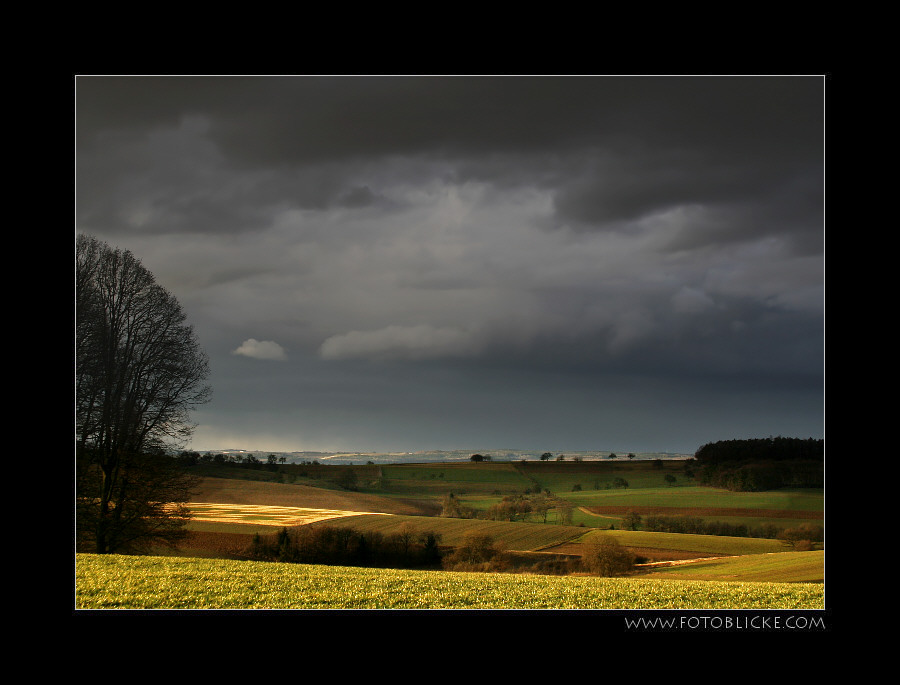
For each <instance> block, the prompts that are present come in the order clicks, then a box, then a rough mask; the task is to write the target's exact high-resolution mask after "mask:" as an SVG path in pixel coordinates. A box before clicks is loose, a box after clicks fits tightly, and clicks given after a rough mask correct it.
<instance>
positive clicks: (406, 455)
mask: <svg viewBox="0 0 900 685" xmlns="http://www.w3.org/2000/svg"><path fill="white" fill-rule="evenodd" d="M191 451H195V452H197V453H198V454H225V455H250V454H252V455H253V456H255V457H256V458H257V459H260V460H262V461H265V460H266V459H267V458H268V456H269V455H270V454H271V455H275V457H276V458H278V459H279V460H280V459H281V458H282V457H284V460H285V463H287V464H296V463H302V462H305V461H319V462H322V463H328V464H365V463H367V462H372V463H375V464H390V463H395V464H396V463H429V462H442V461H468V460H469V459H470V458H471V456H472V455H473V454H481V455H483V456H485V457H490V461H495V462H508V461H522V460H523V459H524V460H526V461H536V460H540V458H541V455H542V454H545V453H547V452H549V453H550V454H551V455H552V460H554V461H555V460H557V459H558V458H559V456H560V455H562V457H563V460H564V461H575V460H579V459H580V460H582V461H599V460H604V461H605V460H608V459H615V460H617V461H630V460H632V459H633V460H647V459H691V458H693V456H694V455H693V454H686V453H681V452H619V451H612V450H592V451H589V452H573V451H569V452H555V451H552V450H517V449H493V450H490V449H467V450H424V451H418V452H399V451H398V452H352V451H347V450H334V451H312V450H296V451H292V452H285V451H277V450H254V449H238V448H228V449H219V450H215V449H212V450H191ZM629 454H633V455H634V456H633V457H632V458H631V459H629V457H628V455H629ZM611 455H615V457H611Z"/></svg>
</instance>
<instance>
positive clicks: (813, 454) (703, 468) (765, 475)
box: [694, 437, 825, 491]
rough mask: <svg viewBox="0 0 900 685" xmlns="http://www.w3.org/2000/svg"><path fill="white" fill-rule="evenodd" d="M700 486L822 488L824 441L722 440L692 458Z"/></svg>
mask: <svg viewBox="0 0 900 685" xmlns="http://www.w3.org/2000/svg"><path fill="white" fill-rule="evenodd" d="M694 459H695V460H696V462H697V467H696V468H695V469H694V476H695V478H696V479H697V481H698V482H699V483H701V484H703V485H710V486H713V487H718V488H725V489H728V490H735V491H760V490H774V489H777V488H783V487H796V488H814V487H822V486H823V485H824V480H825V473H824V460H825V442H824V440H814V439H812V438H808V439H805V440H804V439H800V438H783V437H775V438H772V437H769V438H761V439H753V440H723V441H719V442H712V443H707V444H706V445H703V446H702V447H701V448H700V449H699V450H697V452H696V454H695V455H694Z"/></svg>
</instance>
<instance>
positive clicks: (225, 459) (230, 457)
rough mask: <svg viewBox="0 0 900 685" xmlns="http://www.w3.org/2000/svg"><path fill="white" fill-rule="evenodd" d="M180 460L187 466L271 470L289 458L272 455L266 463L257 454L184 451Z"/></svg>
mask: <svg viewBox="0 0 900 685" xmlns="http://www.w3.org/2000/svg"><path fill="white" fill-rule="evenodd" d="M178 460H179V461H180V462H181V463H182V464H184V465H185V466H198V465H200V464H216V465H226V464H227V465H229V466H242V467H244V468H251V469H262V468H266V467H268V468H271V467H273V466H277V465H279V464H284V463H285V462H287V457H284V456H282V457H279V456H277V455H275V454H270V455H269V456H267V457H266V459H265V461H263V460H262V459H257V457H256V455H255V454H210V453H208V452H207V453H206V454H200V453H199V452H191V451H187V450H182V451H181V452H180V453H179V454H178Z"/></svg>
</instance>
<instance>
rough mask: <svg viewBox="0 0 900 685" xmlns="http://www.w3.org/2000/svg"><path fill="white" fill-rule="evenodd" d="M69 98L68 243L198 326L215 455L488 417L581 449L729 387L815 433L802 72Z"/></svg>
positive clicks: (164, 82)
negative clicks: (72, 102)
mask: <svg viewBox="0 0 900 685" xmlns="http://www.w3.org/2000/svg"><path fill="white" fill-rule="evenodd" d="M76 86H77V89H76V95H77V100H76V115H77V121H76V123H77V129H76V130H77V160H76V163H77V167H76V168H77V179H76V180H77V187H76V191H77V193H76V201H77V205H76V209H77V222H78V227H79V230H83V231H85V232H88V233H93V234H95V235H98V237H101V238H104V239H106V240H108V241H109V242H111V243H114V244H120V245H122V246H123V247H127V248H129V249H132V250H133V251H134V252H135V253H136V254H138V255H139V256H140V257H141V258H142V259H143V260H144V262H145V263H146V264H147V265H148V267H149V268H150V269H151V270H152V271H153V272H154V273H155V274H156V275H157V277H158V278H160V280H161V281H163V282H164V283H165V284H166V285H167V287H169V288H170V289H171V290H172V291H173V293H174V294H176V296H177V297H178V298H179V300H180V301H181V302H182V303H183V304H184V305H185V308H186V310H187V311H188V312H189V313H190V316H191V319H192V320H193V321H195V322H196V326H197V330H198V334H199V335H200V338H201V341H202V342H203V343H204V345H206V346H207V347H208V349H209V350H210V352H211V356H212V358H213V368H214V369H218V371H217V374H218V376H217V378H214V379H213V385H214V387H218V388H219V389H220V390H219V393H218V394H217V398H218V399H217V400H216V402H218V405H217V406H218V407H219V410H218V411H220V412H221V414H222V416H224V415H225V414H227V415H228V418H227V419H226V418H222V417H221V416H219V415H217V414H216V413H215V412H216V411H217V410H216V408H215V407H211V408H210V409H209V411H210V412H211V413H210V414H209V415H208V418H207V420H206V421H205V423H206V424H208V425H209V426H210V428H208V429H206V430H208V433H207V435H208V436H212V435H214V434H217V435H220V436H224V435H225V434H226V433H227V431H225V428H224V426H225V425H226V424H228V425H230V426H231V427H233V428H235V427H237V426H240V425H241V424H246V425H245V427H244V428H243V431H244V433H243V434H245V435H246V434H253V433H254V430H256V429H254V428H253V426H254V425H255V426H262V425H265V426H267V428H266V430H267V431H271V435H272V436H275V435H279V436H280V435H286V436H288V437H284V438H281V437H279V438H277V439H278V440H281V441H282V442H283V441H285V440H290V439H292V438H290V436H292V435H293V436H295V437H294V438H293V439H296V440H300V439H301V437H302V435H304V434H305V435H306V436H307V437H308V436H310V435H311V434H312V433H315V434H316V435H317V436H318V438H317V439H318V440H325V441H326V442H327V440H326V436H333V437H331V438H329V439H333V440H335V441H337V442H334V443H329V444H334V446H335V447H337V446H338V444H339V443H340V441H344V442H343V443H340V444H345V445H346V446H347V447H351V446H353V447H355V448H364V447H365V446H363V445H359V444H354V445H350V444H349V443H351V442H353V440H363V439H364V437H359V436H362V435H363V433H364V432H365V431H363V428H362V427H360V428H359V431H360V432H359V435H356V434H354V435H349V434H348V433H347V431H350V428H349V426H351V425H353V424H354V423H355V424H356V425H358V426H363V425H364V426H365V427H366V430H367V431H369V433H368V434H369V435H374V434H375V433H378V435H379V436H381V439H383V441H384V442H385V443H386V442H389V441H390V434H391V431H394V432H395V433H396V431H397V430H399V429H398V428H397V426H399V425H405V426H407V427H409V424H410V423H416V424H417V426H419V428H417V429H416V430H417V431H419V434H420V435H422V436H424V435H425V432H426V426H427V427H428V428H427V430H430V431H432V433H431V434H432V435H438V434H439V433H442V432H443V433H446V432H447V431H449V430H450V429H449V428H447V426H453V427H454V428H453V430H459V431H463V430H464V427H465V426H469V427H470V429H471V430H472V431H473V436H474V435H475V433H476V432H477V434H478V435H481V436H484V438H485V439H487V438H488V437H491V436H494V437H496V438H497V439H500V436H502V435H506V434H507V432H505V431H508V432H509V433H514V432H515V430H519V431H521V430H522V428H521V425H520V426H519V428H518V429H516V428H514V427H511V426H509V424H510V423H521V422H518V421H517V420H516V419H512V418H507V419H505V420H503V421H500V420H499V418H498V413H497V412H501V413H502V412H503V411H504V410H503V408H504V407H505V408H506V409H505V411H506V412H507V414H505V415H506V416H507V417H511V416H513V415H514V414H515V415H518V416H520V417H523V418H524V417H526V416H527V417H530V418H529V419H528V421H529V422H530V424H529V425H531V426H533V427H535V434H537V433H539V432H540V430H545V431H546V432H547V434H548V435H549V434H554V435H560V436H561V435H563V434H565V433H566V432H568V433H570V434H571V435H572V439H573V440H576V439H580V438H575V434H577V433H579V432H581V433H584V434H587V433H591V432H592V431H594V430H596V426H591V421H590V420H589V419H588V418H587V417H589V416H591V415H592V414H593V415H597V414H602V413H604V412H606V415H607V416H608V417H611V416H613V415H615V416H616V417H618V418H617V419H616V420H615V421H610V424H609V425H610V430H612V429H613V427H614V426H616V425H622V424H623V422H625V418H624V417H625V415H626V414H625V409H624V407H626V406H627V407H629V408H630V409H634V410H635V411H638V412H640V411H643V412H644V414H645V416H644V419H642V421H643V423H644V425H646V414H647V413H648V412H649V413H652V414H653V415H654V416H655V418H656V420H657V422H658V423H660V424H662V423H666V424H667V425H669V426H672V430H673V431H674V430H675V428H674V426H676V425H677V424H678V421H677V420H676V419H675V418H674V412H675V407H674V406H673V405H672V404H668V405H667V404H666V403H665V402H663V401H661V400H660V399H659V396H660V395H666V396H669V397H675V396H677V397H679V398H680V399H679V401H678V403H677V404H678V406H694V407H700V406H702V401H701V397H702V395H703V394H704V393H707V394H708V395H709V396H710V397H716V398H717V399H716V402H717V409H716V412H715V413H717V415H721V414H722V412H724V407H728V406H732V405H729V403H728V401H727V400H725V399H724V398H725V396H726V394H727V392H726V388H727V387H731V389H732V392H734V393H736V395H735V397H736V396H737V395H741V394H746V397H745V400H746V401H745V400H741V401H738V400H737V399H735V404H734V405H733V407H734V409H733V411H735V412H738V411H746V410H748V408H749V407H751V406H752V407H753V411H754V412H760V411H762V409H763V408H764V407H765V405H766V402H765V400H764V399H763V398H764V397H765V396H766V395H765V392H764V390H765V389H766V388H768V389H769V390H770V391H771V393H772V395H770V398H771V397H777V398H778V400H777V401H775V400H771V402H770V404H771V405H772V406H774V405H776V404H778V405H779V406H781V405H783V404H784V402H786V401H787V400H786V399H785V398H786V397H788V396H792V395H794V394H797V393H799V395H800V396H802V397H803V398H804V399H803V403H802V406H803V407H804V411H806V417H807V418H806V421H807V423H806V425H809V423H810V422H811V423H812V424H815V422H816V421H817V419H818V418H820V417H819V416H817V414H818V412H819V409H820V407H818V406H816V399H817V395H816V392H815V390H811V388H816V387H817V385H818V386H820V385H821V375H822V368H821V367H822V358H823V349H822V348H823V338H822V326H823V305H824V302H823V298H824V293H823V290H824V285H823V284H824V265H823V221H824V217H823V196H824V188H823V173H824V153H823V83H822V79H820V78H817V77H724V78H723V77H695V78H681V77H650V78H648V77H634V78H632V77H510V78H494V77H429V78H423V77H206V78H195V77H158V78H150V77H80V78H79V79H78V80H77V84H76ZM237 350H240V351H239V352H236V351H237ZM263 379H264V381H263ZM604 387H605V388H609V390H610V392H609V393H603V392H601V391H600V390H599V389H601V388H604ZM542 388H543V389H544V395H543V397H544V400H538V399H537V398H538V397H540V396H541V392H542ZM641 388H647V389H648V390H647V393H651V392H652V393H653V398H651V397H650V396H649V394H645V393H642V391H641ZM650 388H652V390H650ZM699 388H703V389H702V390H701V389H699ZM567 397H568V398H569V399H566V398H567ZM474 398H477V399H474ZM549 398H552V400H550V399H549ZM626 398H627V401H625V402H624V404H623V405H621V406H616V402H617V401H619V400H622V401H624V400H625V399H626ZM642 398H643V401H644V402H645V403H646V404H645V407H644V409H643V410H641V409H640V406H641V402H642ZM810 398H812V399H810ZM251 405H252V407H253V408H254V409H253V410H252V411H251ZM739 406H740V407H742V409H741V410H739V409H738V407H739ZM241 407H243V408H244V410H245V411H243V412H241V411H240V408H241ZM489 407H492V408H494V409H496V410H497V411H494V412H488V408H489ZM528 407H531V408H530V409H528ZM232 408H233V411H234V413H231V412H232ZM263 408H264V409H263ZM279 408H280V409H279ZM660 411H667V412H672V418H669V419H665V420H664V419H663V417H661V416H660V415H659V412H660ZM394 412H396V416H397V417H399V418H388V417H389V416H390V417H394V416H395V414H394ZM541 412H543V414H542V413H541ZM488 414H491V415H492V416H493V417H494V424H493V425H495V426H497V430H496V431H491V430H489V425H487V424H489V421H488V420H487V419H486V418H484V417H486V416H487V415H488ZM787 415H788V413H786V412H784V411H782V416H787ZM251 416H252V418H251ZM304 416H306V417H307V418H303V417H304ZM375 416H377V417H379V418H378V419H377V420H376V419H375V418H373V417H375ZM540 416H543V417H544V419H543V420H542V419H540V418H539V417H540ZM310 417H316V418H315V421H313V419H312V418H310ZM723 420H724V419H723ZM748 420H749V419H748ZM313 423H316V424H317V427H316V428H313V427H312V424H313ZM326 423H327V424H329V425H326ZM332 423H333V424H334V425H335V426H337V427H331V425H330V424H332ZM601 423H602V425H604V426H606V423H605V422H601ZM276 424H278V425H276ZM282 424H285V425H286V426H287V428H284V427H278V426H280V425H282ZM501 425H503V426H507V428H506V429H503V430H501V429H500V428H499V426H501ZM753 425H754V426H763V425H766V420H764V419H760V420H759V421H758V422H757V423H754V424H753ZM770 425H771V426H772V427H771V428H770V429H769V430H768V431H766V432H765V433H766V434H769V433H772V434H777V433H779V432H781V429H780V428H779V427H778V426H777V421H774V420H773V422H770ZM213 426H214V427H215V429H214V428H213ZM392 426H393V428H392ZM476 426H478V429H477V431H476V430H475V427H476ZM576 426H581V428H579V429H578V430H576V428H575V427H576ZM539 427H540V428H539ZM342 429H343V430H344V431H345V434H344V435H343V437H341V430H342ZM235 430H237V429H236V428H235ZM633 430H634V431H637V430H638V429H636V428H635V429H633ZM695 430H697V431H698V432H702V429H699V428H698V429H695ZM216 431H218V433H216ZM285 431H286V432H285ZM256 434H260V435H261V434H262V433H260V432H259V431H257V433H256ZM707 437H708V435H702V436H700V437H699V438H698V439H700V440H701V441H706V438H707ZM726 437H727V436H726ZM804 437H805V436H804ZM238 438H239V435H237V434H235V439H238ZM207 439H212V438H211V437H208V438H207ZM273 439H275V438H274V437H273ZM396 439H397V440H400V438H396ZM585 439H586V438H585ZM421 440H424V438H421V439H420V443H419V444H421ZM410 441H412V438H410ZM476 442H477V441H476ZM427 446H428V447H436V446H440V445H433V444H431V445H427ZM443 446H447V447H453V446H455V445H447V444H446V443H445V444H444V445H443ZM696 446H697V445H691V448H693V447H696ZM624 447H625V446H619V447H618V449H623V448H624ZM297 449H300V447H297ZM373 449H374V447H373ZM572 449H575V448H574V447H573V448H572ZM632 449H639V448H638V446H636V445H635V446H633V447H632Z"/></svg>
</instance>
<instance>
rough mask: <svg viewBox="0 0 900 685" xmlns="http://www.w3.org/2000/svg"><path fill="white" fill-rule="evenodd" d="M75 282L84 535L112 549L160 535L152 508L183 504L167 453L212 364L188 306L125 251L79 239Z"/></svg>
mask: <svg viewBox="0 0 900 685" xmlns="http://www.w3.org/2000/svg"><path fill="white" fill-rule="evenodd" d="M75 275H76V287H75V290H76V294H75V297H76V323H75V334H76V338H75V340H76V342H75V364H76V373H75V378H76V380H75V383H76V387H75V394H76V423H75V430H76V448H77V453H78V460H77V462H78V481H77V482H78V487H79V492H78V502H79V507H78V513H79V527H80V530H79V536H80V537H81V536H82V535H88V537H91V538H96V551H98V552H112V551H116V549H118V548H120V547H121V546H122V545H124V544H126V543H125V541H126V540H129V541H133V540H137V539H139V538H146V537H148V536H149V537H154V535H156V534H157V533H160V525H159V521H157V522H156V523H152V524H151V523H149V521H150V518H153V517H156V518H157V519H159V517H160V516H162V517H163V519H164V518H165V516H164V515H163V509H164V508H159V507H157V508H156V509H153V507H152V506H151V507H150V509H148V508H147V506H148V503H151V502H156V503H157V504H165V503H167V502H168V503H171V502H178V501H184V498H185V496H186V492H185V487H186V482H184V481H183V479H182V478H180V477H179V476H178V474H177V473H175V472H172V473H169V471H170V469H169V466H170V464H168V463H166V459H168V458H167V457H165V450H167V449H173V448H178V447H180V446H182V445H183V444H184V442H185V441H186V439H187V438H188V437H189V436H190V435H191V432H192V431H193V428H194V426H193V424H192V423H191V422H190V420H189V419H190V411H191V410H192V409H193V408H195V407H196V406H198V405H200V404H202V403H204V402H206V401H208V399H209V393H210V389H209V387H208V386H207V385H205V380H206V378H207V376H208V375H209V362H208V359H207V356H206V354H205V352H204V351H203V350H202V349H201V347H200V345H199V344H198V342H197V339H196V336H195V335H194V331H193V328H192V327H191V326H190V325H188V324H187V323H186V322H185V320H186V316H185V314H184V312H183V311H182V308H181V305H180V304H179V303H178V301H177V300H176V299H175V298H174V297H173V296H172V295H171V294H170V293H168V292H167V291H166V290H165V289H164V288H163V287H162V286H160V285H159V284H157V283H156V281H155V279H154V277H153V274H151V273H150V272H149V271H148V270H147V269H146V268H144V266H143V265H142V264H141V263H140V261H139V260H138V259H137V258H136V257H135V256H134V255H133V254H131V253H130V252H128V251H127V250H125V251H123V250H119V249H113V248H111V247H110V246H109V245H107V244H106V243H104V242H102V241H99V240H97V239H95V238H92V237H89V236H83V235H79V236H78V237H77V239H76V274H75ZM151 455H155V457H151ZM153 459H155V460H156V461H155V462H153V463H152V464H151V461H153ZM160 460H162V461H160ZM162 473H164V474H166V475H165V476H164V477H161V475H160V474H162ZM154 484H155V485H154ZM138 495H139V496H138ZM135 498H136V499H135ZM138 500H140V501H138ZM170 509H171V508H170ZM174 511H176V512H177V508H176V509H175V510H174ZM139 512H143V513H139ZM151 514H152V516H151ZM129 526H130V528H129ZM165 528H166V526H162V529H165ZM174 528H177V526H174ZM141 530H143V531H144V533H143V534H139V531H141ZM169 532H171V531H169ZM173 535H174V533H173ZM173 535H169V534H168V532H167V531H165V530H163V532H162V534H159V535H158V537H160V539H166V538H172V537H173Z"/></svg>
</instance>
